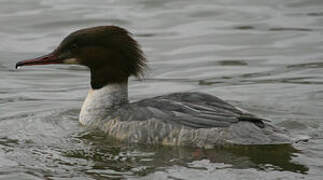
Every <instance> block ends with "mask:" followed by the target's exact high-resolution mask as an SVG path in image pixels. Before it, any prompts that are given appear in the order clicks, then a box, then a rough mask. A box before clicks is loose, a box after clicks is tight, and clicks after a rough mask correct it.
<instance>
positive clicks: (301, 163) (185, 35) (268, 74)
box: [0, 0, 323, 180]
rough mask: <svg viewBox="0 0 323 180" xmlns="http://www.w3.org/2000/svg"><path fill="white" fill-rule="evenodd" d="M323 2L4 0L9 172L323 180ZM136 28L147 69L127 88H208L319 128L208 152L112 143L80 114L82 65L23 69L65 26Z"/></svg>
mask: <svg viewBox="0 0 323 180" xmlns="http://www.w3.org/2000/svg"><path fill="white" fill-rule="evenodd" d="M322 9H323V1H322V0H285V1H281V0H271V1H266V0H217V1H207V0H200V1H193V0H190V1H188V0H185V1H165V0H133V1H125V0H121V1H116V0H110V1H99V0H93V1H80V0H29V1H20V0H10V1H9V0H0V24H1V26H0V39H1V41H0V77H1V78H0V179H5V180H8V179H14V180H17V179H203V180H208V179H221V180H222V179H322V177H323V172H322V169H323V145H322V144H323V129H322V126H323V118H322V117H323V111H322V109H323V80H322V79H323V75H322V72H323V38H322V37H323V36H322V33H323V10H322ZM106 24H114V25H119V26H122V27H125V28H127V29H129V30H130V31H131V32H133V34H134V36H135V38H136V39H137V40H138V41H139V42H140V43H141V44H142V47H143V50H144V51H145V53H146V55H147V58H148V59H149V65H150V70H149V71H148V72H147V74H146V80H144V81H138V80H136V79H131V81H130V95H129V96H130V98H131V100H139V99H141V98H146V97H152V96H156V95H161V94H166V93H171V92H177V91H200V92H207V93H210V94H213V95H217V96H219V97H221V98H223V99H226V100H228V101H229V102H231V103H232V104H234V105H237V106H239V107H241V108H244V109H247V110H249V111H251V112H253V113H254V114H258V115H259V116H262V117H265V118H268V119H272V121H273V123H274V124H276V125H279V126H282V127H285V128H287V129H288V130H289V131H290V132H291V133H292V134H294V135H308V136H311V137H313V139H312V140H310V141H309V142H307V143H298V144H296V145H295V146H294V148H293V147H290V146H271V147H236V148H232V149H214V150H201V149H192V148H171V147H147V146H141V145H128V144H121V143H119V142H115V141H114V140H111V139H109V138H108V137H105V136H104V135H103V134H101V133H100V132H92V131H88V130H86V129H85V128H84V127H82V126H80V125H79V123H78V113H79V110H80V106H81V103H82V101H83V99H84V97H85V96H86V94H87V90H88V88H89V72H88V70H87V69H86V68H83V67H79V66H70V65H67V66H60V65H52V66H42V67H41V66H35V67H26V68H22V69H19V70H15V69H14V65H15V63H16V62H17V61H19V60H22V59H26V58H31V57H36V56H40V55H43V54H46V53H48V52H50V51H51V50H53V49H54V48H55V47H56V45H57V44H58V43H59V42H60V41H61V40H62V38H63V37H64V36H66V35H67V34H68V33H70V32H72V31H74V30H77V29H80V28H83V27H90V26H95V25H106Z"/></svg>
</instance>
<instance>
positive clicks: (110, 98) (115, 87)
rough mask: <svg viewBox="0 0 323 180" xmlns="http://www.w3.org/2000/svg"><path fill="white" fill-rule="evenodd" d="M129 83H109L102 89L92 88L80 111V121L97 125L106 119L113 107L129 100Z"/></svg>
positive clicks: (87, 124) (88, 124)
mask: <svg viewBox="0 0 323 180" xmlns="http://www.w3.org/2000/svg"><path fill="white" fill-rule="evenodd" d="M127 86H128V85H127V83H122V84H109V85H107V86H104V87H102V88H100V89H90V90H89V93H88V95H87V97H86V99H85V101H84V103H83V106H82V109H81V113H80V117H79V120H80V123H81V124H83V125H86V126H96V125H97V124H98V122H100V121H102V120H104V118H105V117H106V116H107V112H108V110H109V109H110V108H111V107H117V106H120V105H122V104H124V103H127V102H128V90H127Z"/></svg>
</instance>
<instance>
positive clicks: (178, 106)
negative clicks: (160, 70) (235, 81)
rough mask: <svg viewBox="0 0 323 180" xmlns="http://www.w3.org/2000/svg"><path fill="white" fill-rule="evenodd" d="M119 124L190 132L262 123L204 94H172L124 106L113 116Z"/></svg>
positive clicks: (261, 125)
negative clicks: (159, 124) (158, 124)
mask: <svg viewBox="0 0 323 180" xmlns="http://www.w3.org/2000/svg"><path fill="white" fill-rule="evenodd" d="M112 116H114V117H119V118H120V120H121V121H133V120H135V121H144V120H149V119H158V120H160V121H164V122H167V123H175V124H179V125H184V126H188V127H192V128H210V127H228V126H230V125H231V124H233V123H237V122H239V121H251V122H253V123H255V124H256V125H257V126H259V127H263V125H264V123H263V122H262V119H259V118H257V117H255V116H253V115H250V114H245V113H243V112H242V111H240V110H238V109H237V108H235V107H233V106H232V105H230V104H228V103H226V102H225V101H223V100H221V99H219V98H217V97H215V96H212V95H208V94H204V93H192V92H190V93H173V94H169V95H164V96H158V97H155V98H150V99H144V100H141V101H138V102H134V103H130V104H126V105H124V106H122V107H121V108H119V109H118V110H116V111H114V112H113V113H112Z"/></svg>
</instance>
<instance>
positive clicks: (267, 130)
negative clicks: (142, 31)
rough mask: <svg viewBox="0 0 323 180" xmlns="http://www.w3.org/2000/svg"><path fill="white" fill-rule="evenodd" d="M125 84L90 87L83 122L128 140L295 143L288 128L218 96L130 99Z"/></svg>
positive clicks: (200, 144) (189, 94)
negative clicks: (135, 100)
mask: <svg viewBox="0 0 323 180" xmlns="http://www.w3.org/2000/svg"><path fill="white" fill-rule="evenodd" d="M126 87H127V85H126V84H123V85H122V84H115V85H109V86H106V87H103V88H101V89H100V90H90V92H89V95H88V97H87V98H86V100H85V102H84V104H83V107H82V111H81V114H80V122H81V123H82V124H84V125H86V126H89V127H94V128H99V129H101V130H102V131H104V132H106V133H107V134H108V135H109V136H112V137H115V138H117V139H118V140H121V141H126V142H129V143H142V144H163V145H173V146H191V147H192V146H193V147H203V148H213V147H215V146H226V145H233V144H237V145H259V144H289V143H291V138H290V137H289V135H288V133H287V132H286V131H285V130H283V129H281V128H278V127H275V126H273V125H270V124H269V123H268V122H266V120H263V119H260V118H257V117H255V116H253V115H251V114H247V113H244V112H242V111H241V110H239V109H237V108H235V107H234V106H232V105H230V104H228V103H226V102H225V101H223V100H221V99H219V98H217V97H215V96H212V95H209V94H204V93H197V92H187V93H173V94H168V95H164V96H158V97H154V98H149V99H144V100H141V101H137V102H133V103H128V102H127V101H126V100H125V99H126V97H127V90H126ZM120 100H122V101H120ZM94 104H95V105H96V106H94Z"/></svg>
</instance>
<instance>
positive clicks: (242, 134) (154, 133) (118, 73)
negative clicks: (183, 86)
mask: <svg viewBox="0 0 323 180" xmlns="http://www.w3.org/2000/svg"><path fill="white" fill-rule="evenodd" d="M48 64H74V65H82V66H86V67H88V69H89V71H90V75H91V78H90V90H89V91H88V95H87V97H86V98H85V101H84V103H83V105H82V107H81V111H80V114H79V122H80V123H81V124H82V125H83V126H85V127H89V128H94V129H98V130H100V131H101V132H104V133H105V134H106V135H108V136H109V137H113V138H115V139H117V140H118V141H122V142H126V143H138V144H148V145H167V146H190V147H199V148H207V149H210V148H215V147H221V146H230V145H272V144H291V143H292V142H293V140H292V137H291V135H290V134H289V132H288V131H287V130H286V129H284V128H282V127H278V126H275V125H273V124H272V123H271V121H269V120H266V119H264V118H260V117H258V116H256V115H253V114H251V113H249V112H246V111H244V110H242V109H240V108H238V107H235V106H233V105H231V104H229V103H228V102H225V101H224V100H222V99H220V98H218V97H216V96H213V95H210V94H206V93H201V92H176V93H171V94H166V95H160V96H157V97H152V98H147V99H142V100H139V101H135V102H129V100H128V81H129V80H128V79H129V77H131V76H134V77H137V78H142V77H143V75H144V72H145V70H146V69H147V60H146V57H145V55H144V53H143V51H142V49H141V47H140V45H139V43H138V42H137V41H136V40H135V39H134V38H133V37H132V34H131V33H130V32H128V31H127V30H126V29H124V28H122V27H118V26H114V25H107V26H97V27H89V28H84V29H80V30H77V31H75V32H72V33H71V34H69V35H68V36H67V37H65V38H64V39H63V41H62V42H61V43H60V44H59V45H58V47H57V48H56V49H54V50H53V51H52V52H51V53H49V54H47V55H44V56H40V57H37V58H32V59H27V60H22V61H19V62H17V63H16V68H20V67H21V66H31V65H48Z"/></svg>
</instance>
